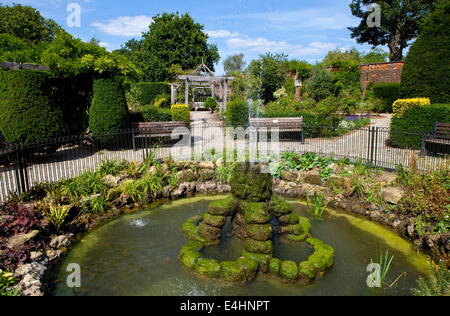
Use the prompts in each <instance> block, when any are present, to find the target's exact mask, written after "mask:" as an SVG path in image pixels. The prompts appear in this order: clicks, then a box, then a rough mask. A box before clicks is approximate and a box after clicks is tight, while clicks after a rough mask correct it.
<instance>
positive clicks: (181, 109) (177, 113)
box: [171, 104, 191, 126]
mask: <svg viewBox="0 0 450 316" xmlns="http://www.w3.org/2000/svg"><path fill="white" fill-rule="evenodd" d="M171 112H172V121H174V122H181V121H185V122H186V125H187V126H191V109H190V108H189V105H186V104H174V105H172V108H171Z"/></svg>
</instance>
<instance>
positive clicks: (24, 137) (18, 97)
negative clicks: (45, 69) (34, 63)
mask: <svg viewBox="0 0 450 316" xmlns="http://www.w3.org/2000/svg"><path fill="white" fill-rule="evenodd" d="M51 89H52V87H51V82H50V80H49V78H48V75H47V74H45V73H42V72H34V71H30V70H0V130H1V131H2V133H3V136H4V137H5V138H6V140H7V141H8V142H10V143H16V142H17V143H20V144H25V145H26V144H30V143H33V142H37V141H42V140H48V139H51V138H56V137H59V136H61V135H63V134H64V126H63V122H62V116H61V113H60V112H59V111H58V110H57V109H56V106H55V104H54V102H53V100H52V97H51Z"/></svg>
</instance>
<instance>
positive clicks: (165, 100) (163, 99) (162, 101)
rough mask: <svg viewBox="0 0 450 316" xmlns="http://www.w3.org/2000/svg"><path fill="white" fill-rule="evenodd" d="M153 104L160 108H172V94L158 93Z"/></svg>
mask: <svg viewBox="0 0 450 316" xmlns="http://www.w3.org/2000/svg"><path fill="white" fill-rule="evenodd" d="M153 105H154V106H157V107H160V108H170V105H171V103H170V95H169V94H166V93H164V94H159V95H157V96H156V98H155V102H154V103H153Z"/></svg>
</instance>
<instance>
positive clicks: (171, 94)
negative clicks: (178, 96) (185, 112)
mask: <svg viewBox="0 0 450 316" xmlns="http://www.w3.org/2000/svg"><path fill="white" fill-rule="evenodd" d="M170 102H171V103H172V104H175V85H174V84H173V83H171V84H170Z"/></svg>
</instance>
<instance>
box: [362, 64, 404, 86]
mask: <svg viewBox="0 0 450 316" xmlns="http://www.w3.org/2000/svg"><path fill="white" fill-rule="evenodd" d="M402 71H403V62H402V61H398V62H395V61H394V62H387V63H378V64H370V65H361V87H362V88H363V91H364V92H365V91H366V88H367V86H368V85H369V83H370V82H372V83H373V84H378V83H384V82H398V83H400V82H401V80H402Z"/></svg>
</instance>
